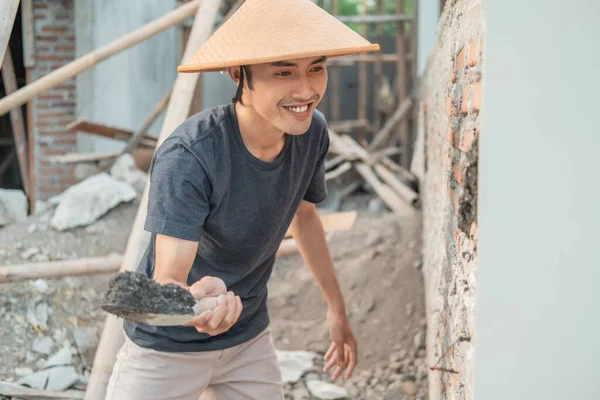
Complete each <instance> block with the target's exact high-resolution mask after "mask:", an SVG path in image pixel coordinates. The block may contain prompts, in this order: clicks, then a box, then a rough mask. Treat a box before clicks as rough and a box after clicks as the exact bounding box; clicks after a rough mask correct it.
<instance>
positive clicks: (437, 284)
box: [416, 0, 485, 399]
mask: <svg viewBox="0 0 600 400" xmlns="http://www.w3.org/2000/svg"><path fill="white" fill-rule="evenodd" d="M483 18H484V17H483V9H482V3H481V0H454V1H452V2H450V1H448V2H446V5H445V8H444V10H443V12H442V15H441V18H440V25H439V31H438V41H437V44H436V46H435V48H434V49H433V51H432V53H431V54H430V57H429V60H428V65H427V68H426V71H425V73H424V75H423V77H422V81H421V102H420V106H419V113H420V115H419V121H420V122H419V134H420V137H421V138H422V143H423V147H422V149H423V153H422V154H420V155H419V157H418V159H419V160H422V161H421V164H422V165H419V166H417V168H416V169H417V170H420V171H423V172H422V187H423V232H424V233H423V234H424V237H423V246H424V248H423V257H424V265H423V273H424V275H425V285H426V298H427V321H428V340H427V350H428V351H427V352H428V362H429V365H430V366H434V365H435V366H436V368H435V369H434V370H432V371H430V373H429V382H430V388H429V389H430V390H429V392H430V398H432V399H472V398H473V391H474V387H473V378H474V377H473V368H474V350H475V347H474V338H475V337H474V334H475V332H474V330H473V326H474V317H475V293H476V287H477V285H476V278H475V273H476V270H477V264H478V256H477V212H476V211H477V149H478V139H479V136H480V132H479V111H480V108H481V104H480V103H481V94H480V93H481V79H482V76H481V65H482V60H483V58H482V55H483V48H482V46H483V33H484V29H485V28H484V19H483Z"/></svg>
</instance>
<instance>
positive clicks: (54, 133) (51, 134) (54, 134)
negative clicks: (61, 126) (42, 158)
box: [38, 129, 65, 136]
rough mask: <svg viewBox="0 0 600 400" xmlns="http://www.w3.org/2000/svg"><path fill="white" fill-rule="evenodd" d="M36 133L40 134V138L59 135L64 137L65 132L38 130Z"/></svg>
mask: <svg viewBox="0 0 600 400" xmlns="http://www.w3.org/2000/svg"><path fill="white" fill-rule="evenodd" d="M38 133H39V134H40V136H59V135H64V134H65V131H64V130H59V131H57V130H51V129H39V130H38Z"/></svg>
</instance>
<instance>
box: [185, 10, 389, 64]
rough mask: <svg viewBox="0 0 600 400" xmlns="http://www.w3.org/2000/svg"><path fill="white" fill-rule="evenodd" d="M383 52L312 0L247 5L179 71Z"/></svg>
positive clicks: (218, 30)
mask: <svg viewBox="0 0 600 400" xmlns="http://www.w3.org/2000/svg"><path fill="white" fill-rule="evenodd" d="M377 50H379V45H378V44H372V43H370V42H369V41H368V40H366V39H365V38H363V37H362V36H360V35H359V34H358V33H356V32H354V31H353V30H352V29H350V28H348V27H347V26H346V25H345V24H344V23H343V22H341V21H339V20H338V19H337V18H335V17H334V16H332V15H331V14H329V13H327V11H325V10H323V9H322V8H320V7H319V6H318V5H316V4H314V3H313V2H312V1H311V0H246V1H245V2H244V4H242V6H241V7H240V8H239V9H238V10H237V11H236V12H235V13H234V14H233V15H232V16H231V17H230V18H229V19H228V20H227V21H226V22H225V23H224V24H223V25H221V27H220V28H219V29H217V30H216V31H215V32H214V33H213V35H212V36H211V37H210V38H209V39H208V40H207V41H206V42H205V43H204V45H203V46H202V47H201V48H200V49H199V50H198V51H197V52H196V54H194V56H193V57H192V60H191V61H190V62H189V63H187V64H184V65H180V66H179V67H178V68H177V70H178V71H179V72H203V71H221V70H224V69H226V68H228V67H234V66H239V65H248V64H260V63H267V62H274V61H283V60H292V59H296V58H305V57H320V56H327V57H335V56H344V55H348V54H356V53H364V52H369V51H377Z"/></svg>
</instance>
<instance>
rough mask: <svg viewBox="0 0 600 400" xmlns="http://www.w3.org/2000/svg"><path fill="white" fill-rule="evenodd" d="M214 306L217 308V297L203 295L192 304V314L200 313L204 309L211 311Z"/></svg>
mask: <svg viewBox="0 0 600 400" xmlns="http://www.w3.org/2000/svg"><path fill="white" fill-rule="evenodd" d="M215 308H217V297H215V296H211V297H203V298H201V299H199V300H196V305H195V306H194V314H196V315H200V314H202V313H203V312H204V311H208V310H211V311H212V310H214V309H215Z"/></svg>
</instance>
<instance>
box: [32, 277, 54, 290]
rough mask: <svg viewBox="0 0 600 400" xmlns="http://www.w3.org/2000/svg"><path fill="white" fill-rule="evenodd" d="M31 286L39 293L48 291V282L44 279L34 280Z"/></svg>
mask: <svg viewBox="0 0 600 400" xmlns="http://www.w3.org/2000/svg"><path fill="white" fill-rule="evenodd" d="M31 284H32V285H33V287H35V289H36V290H37V291H38V292H40V293H48V290H49V289H50V287H49V286H48V282H47V281H46V280H45V279H36V280H35V281H33V282H31Z"/></svg>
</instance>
